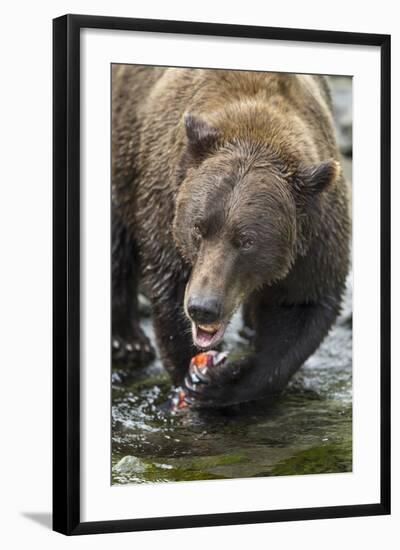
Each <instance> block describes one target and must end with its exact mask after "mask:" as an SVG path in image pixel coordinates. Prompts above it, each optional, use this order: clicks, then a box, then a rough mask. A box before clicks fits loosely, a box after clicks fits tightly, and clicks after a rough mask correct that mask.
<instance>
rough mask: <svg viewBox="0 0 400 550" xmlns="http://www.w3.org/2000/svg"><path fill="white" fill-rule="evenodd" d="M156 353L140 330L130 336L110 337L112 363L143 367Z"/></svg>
mask: <svg viewBox="0 0 400 550" xmlns="http://www.w3.org/2000/svg"><path fill="white" fill-rule="evenodd" d="M155 356H156V354H155V351H154V348H153V346H152V345H151V343H150V341H149V339H148V338H147V336H146V335H145V334H144V333H143V332H142V331H141V330H140V331H135V333H134V334H133V336H132V337H130V338H122V337H120V336H113V337H112V360H113V363H114V364H117V365H123V366H126V367H136V366H141V367H144V366H146V365H147V364H148V363H151V361H153V359H154V358H155Z"/></svg>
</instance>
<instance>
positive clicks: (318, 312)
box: [53, 15, 390, 535]
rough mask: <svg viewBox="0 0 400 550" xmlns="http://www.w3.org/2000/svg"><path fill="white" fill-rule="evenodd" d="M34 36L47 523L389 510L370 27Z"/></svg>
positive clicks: (124, 27) (99, 21) (74, 530)
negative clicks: (47, 412)
mask: <svg viewBox="0 0 400 550" xmlns="http://www.w3.org/2000/svg"><path fill="white" fill-rule="evenodd" d="M53 43H54V66H53V82H54V159H53V161H54V162H53V166H54V178H53V180H54V323H53V324H54V339H53V342H54V362H53V365H54V371H53V381H54V429H53V442H54V470H53V471H54V475H53V487H54V495H53V496H54V499H53V501H54V510H53V518H54V525H53V526H54V529H55V530H56V531H59V532H61V533H64V534H68V535H75V534H87V533H105V532H117V531H134V530H149V529H168V528H178V527H196V526H212V525H232V524H240V523H260V522H271V521H289V520H301V519H317V518H336V517H350V516H361V515H378V514H388V513H390V37H389V36H386V35H372V34H359V33H343V32H332V31H317V30H301V29H283V28H267V27H249V26H237V25H223V24H208V23H197V22H178V21H157V20H143V19H124V18H114V17H95V16H83V15H66V16H63V17H60V18H58V19H55V20H54V41H53Z"/></svg>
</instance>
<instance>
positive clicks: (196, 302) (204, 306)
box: [188, 296, 221, 325]
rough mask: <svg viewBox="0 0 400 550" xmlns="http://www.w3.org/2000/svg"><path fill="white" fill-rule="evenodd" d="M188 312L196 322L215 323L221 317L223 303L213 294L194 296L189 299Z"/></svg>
mask: <svg viewBox="0 0 400 550" xmlns="http://www.w3.org/2000/svg"><path fill="white" fill-rule="evenodd" d="M188 313H189V315H190V317H191V319H192V320H193V321H195V322H196V323H203V324H205V325H207V324H210V323H215V322H216V321H219V319H220V314H221V303H220V301H219V300H218V299H217V298H214V297H212V296H192V297H190V298H189V301H188Z"/></svg>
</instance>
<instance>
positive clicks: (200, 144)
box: [112, 66, 350, 406]
mask: <svg viewBox="0 0 400 550" xmlns="http://www.w3.org/2000/svg"><path fill="white" fill-rule="evenodd" d="M112 71H113V75H112V78H113V121H112V133H113V135H112V146H113V159H112V185H113V218H114V217H115V219H118V223H119V224H120V225H121V227H122V228H123V236H124V238H123V239H120V240H118V239H119V237H118V232H117V233H115V235H116V236H115V240H114V242H113V273H114V272H115V273H121V272H126V273H131V271H132V269H134V271H135V274H134V276H132V277H130V276H128V277H127V280H126V281H125V283H124V281H123V278H119V280H118V284H117V285H114V284H113V301H114V300H115V301H116V303H121V302H124V301H125V302H128V303H129V305H127V306H126V308H127V309H129V311H130V312H131V315H132V316H133V317H134V318H136V320H137V319H138V315H137V306H136V298H135V296H136V291H137V281H138V280H139V279H140V282H141V285H142V286H143V289H144V291H145V292H146V294H147V295H148V296H149V298H150V300H151V303H152V314H153V322H154V327H155V333H156V338H157V343H158V346H159V349H160V353H161V358H162V361H163V364H164V366H165V368H166V369H167V370H168V371H169V373H170V374H171V377H172V380H173V382H174V383H182V382H183V380H184V376H185V374H186V372H187V368H188V364H189V360H190V357H191V356H192V355H193V354H194V353H195V352H196V349H195V348H194V347H193V344H192V341H191V334H190V325H189V323H188V320H187V317H186V315H185V314H184V311H183V303H184V294H185V288H186V285H187V282H188V280H189V278H190V276H191V274H192V269H193V265H194V264H195V262H196V260H197V255H196V247H195V246H194V245H193V240H192V235H191V227H192V220H189V219H187V218H185V217H183V218H180V219H179V218H177V217H176V211H177V208H176V207H177V203H180V205H181V206H183V205H184V203H186V204H187V203H190V201H191V200H193V201H195V200H196V201H198V202H199V204H200V203H201V205H200V207H199V208H200V209H203V210H204V208H205V206H204V205H205V204H207V207H206V208H207V210H210V209H211V208H212V207H213V205H214V207H215V205H218V204H223V203H224V200H227V197H228V196H229V200H230V201H232V200H234V193H235V189H236V187H237V185H238V182H241V183H240V185H241V186H242V190H243V186H244V183H243V182H244V181H245V180H246V178H247V180H248V181H250V180H252V183H251V189H252V190H253V191H252V200H251V201H250V204H249V205H247V208H250V210H252V211H253V213H254V219H255V220H256V219H261V218H262V217H264V218H265V209H267V210H268V212H270V213H272V212H273V211H275V212H276V213H277V215H276V216H275V217H274V216H271V215H270V216H269V220H270V222H269V223H271V224H272V225H273V226H274V229H273V231H272V234H274V235H275V234H279V235H281V238H280V239H279V242H278V243H277V242H276V239H272V240H271V239H270V240H269V241H268V239H267V238H266V239H265V243H266V244H265V246H264V248H263V249H262V251H260V255H259V257H258V259H257V260H255V261H256V262H258V264H257V265H258V267H257V269H253V272H252V273H251V272H250V271H249V270H248V265H247V268H246V269H244V270H243V273H242V274H241V273H240V272H239V273H237V278H238V279H239V280H243V281H245V280H247V279H248V278H249V276H250V277H251V281H252V283H251V284H252V289H249V288H245V286H246V285H245V284H244V283H243V285H242V287H243V288H242V289H241V290H237V291H236V293H238V292H242V290H243V294H244V295H246V296H245V297H246V300H245V304H244V307H245V317H246V319H247V320H248V322H249V324H251V325H252V327H253V328H254V330H255V347H256V353H255V354H254V355H252V356H250V357H249V358H247V359H246V360H243V361H242V362H238V363H237V364H233V365H232V364H230V363H229V361H228V362H227V364H226V365H225V366H224V368H223V369H216V370H215V372H214V373H213V375H212V376H213V377H214V379H213V380H210V384H204V388H202V389H201V390H199V391H198V392H197V393H196V392H194V399H195V401H196V400H197V403H198V404H199V405H200V406H201V405H204V406H218V405H225V404H229V403H234V402H238V401H245V400H250V399H256V398H260V397H263V396H265V395H268V394H270V393H275V392H276V391H279V390H281V389H282V388H283V387H284V386H285V384H286V383H287V381H288V379H289V378H290V376H291V375H292V374H293V373H294V372H295V371H296V370H297V369H298V368H299V367H300V366H301V364H302V363H303V362H304V361H305V359H307V357H308V356H309V355H310V354H311V353H313V351H314V350H315V349H316V348H317V347H318V345H319V344H320V342H321V341H322V339H323V338H324V336H325V335H326V334H327V332H328V330H329V328H330V327H331V325H332V323H333V322H334V320H335V318H336V316H337V314H338V312H339V308H340V301H341V296H342V292H343V289H344V284H345V278H346V274H347V271H348V257H349V235H350V220H349V215H348V196H347V186H346V182H345V181H344V178H343V176H342V174H341V171H340V167H339V164H338V161H339V154H338V150H337V145H336V141H335V134H334V129H333V121H332V112H331V101H330V96H329V90H328V87H327V84H326V81H325V79H324V78H323V77H318V76H307V75H285V74H274V73H256V72H239V71H238V72H236V71H213V70H202V69H197V70H191V69H164V68H151V67H135V66H114V67H113V70H112ZM192 114H193V116H194V117H195V119H194V120H193V121H190V120H189V123H188V120H187V118H186V123H185V116H186V117H188V116H191V115H192ZM196 117H199V118H198V120H196ZM199 120H200V121H203V122H205V126H204V127H203V126H202V124H201V123H200V124H199ZM190 122H192V123H193V126H192V127H190ZM210 129H211V131H210ZM191 131H192V132H194V135H193V136H192V138H193V139H191V134H190V132H191ZM203 138H204V139H203ZM192 142H193V143H192ZM196 143H197V145H196ZM328 160H329V161H330V164H329V165H326V167H325V169H324V168H319V169H320V173H318V167H321V166H322V163H324V162H325V161H328ZM335 161H336V162H335ZM206 165H207V166H208V170H207V171H206V172H205V173H204V177H205V178H207V181H205V182H204V188H203V189H202V190H201V189H200V190H199V189H198V188H197V191H196V194H195V193H193V194H192V190H193V189H194V185H197V186H198V185H199V183H198V182H199V181H200V180H199V173H200V172H201V170H202V169H204V167H205V166H206ZM258 172H259V173H261V174H264V175H265V174H268V178H265V177H264V176H263V177H262V178H258V176H257V173H258ZM222 177H223V179H224V183H223V184H220V183H219V184H218V186H217V189H216V190H214V191H215V193H216V195H212V193H213V192H214V191H213V192H212V191H211V190H212V188H213V186H212V181H211V180H212V179H213V178H216V179H219V181H220V180H221V178H222ZM191 180H193V181H192V184H191ZM257 180H259V182H260V183H259V184H257ZM249 185H250V184H249ZM242 197H243V193H238V196H237V201H238V204H236V205H235V208H236V211H237V208H239V209H240V201H241V200H242ZM261 197H262V198H263V200H261ZM268 201H269V202H270V205H269V206H268ZM203 203H204V204H203ZM218 210H219V209H217V212H216V216H215V220H214V222H215V224H216V225H215V227H214V228H213V227H211V230H213V231H214V232H215V233H216V234H217V233H218V231H219V230H220V229H221V223H223V224H225V225H223V228H224V230H226V231H228V230H229V228H230V229H231V230H232V231H233V225H234V224H233V223H232V224H230V223H229V220H228V221H227V220H226V219H223V221H221V216H220V212H218ZM231 210H232V209H231ZM278 213H279V215H278ZM211 225H212V224H211ZM208 229H210V228H208ZM260 231H262V228H261V227H260ZM120 234H121V231H120ZM229 242H231V237H229ZM267 243H268V246H267ZM284 243H287V247H286V246H285V245H284ZM275 244H276V247H275V249H274V246H275ZM127 251H128V253H127ZM129 251H131V252H132V254H131V253H130V252H129ZM223 252H224V251H223V249H220V254H221V255H223ZM127 258H131V259H130V260H129V259H128V260H127ZM132 258H134V260H132ZM127 261H128V264H129V265H130V267H129V269H128V268H126V267H124V265H125V264H126V262H127ZM215 263H216V265H214V266H209V269H210V270H212V269H214V268H215V269H217V268H218V262H215ZM133 264H134V267H133ZM264 268H265V269H264ZM127 269H128V270H127ZM129 270H131V271H129ZM267 272H268V276H265V277H264V276H263V274H265V273H267ZM135 287H136V288H135ZM240 287H241V285H240V284H239V285H237V286H236V288H238V289H239V288H240ZM250 290H251V291H250ZM121 297H122V298H123V299H122V300H121ZM242 297H243V296H241V298H242ZM234 298H235V297H234ZM232 299H233V298H232ZM120 309H121V308H120ZM122 309H123V308H122ZM120 325H121V322H120V319H119V311H118V308H116V310H113V327H119V326H120ZM116 330H117V329H116ZM118 330H119V329H118ZM132 331H133V332H132V339H133V340H134V341H135V340H136V339H137V338H138V334H139V337H140V328H139V327H138V324H137V323H134V326H133V328H132ZM114 336H118V334H116V335H114Z"/></svg>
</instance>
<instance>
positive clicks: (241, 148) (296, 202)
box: [173, 114, 339, 349]
mask: <svg viewBox="0 0 400 550" xmlns="http://www.w3.org/2000/svg"><path fill="white" fill-rule="evenodd" d="M184 126H185V133H186V137H185V139H186V145H185V152H184V155H183V158H182V162H181V165H180V168H179V174H178V177H179V178H180V180H181V181H180V185H179V191H178V195H177V198H176V207H175V217H174V224H173V235H174V240H175V243H176V246H177V248H178V249H179V251H180V253H181V255H182V257H183V258H184V259H185V261H186V262H187V263H188V264H189V265H190V266H191V275H190V278H189V280H188V282H187V285H186V290H185V297H184V304H183V306H184V311H185V314H186V315H187V317H188V318H189V319H190V321H191V325H192V335H193V341H194V344H195V345H196V346H197V347H199V348H202V349H209V348H212V347H215V346H216V345H217V344H218V343H219V342H220V340H221V339H222V337H223V335H224V332H225V329H226V327H227V325H228V323H229V320H230V319H231V317H232V315H233V313H234V312H235V310H236V309H237V308H238V307H239V306H240V305H241V304H242V303H243V302H244V301H245V300H246V298H247V297H249V296H250V294H252V293H253V292H255V291H257V290H258V289H261V288H262V287H264V286H268V285H273V284H274V283H276V282H278V281H281V280H282V279H284V278H285V277H286V276H287V274H288V273H289V271H290V269H291V267H292V266H293V264H294V262H295V260H296V257H297V256H298V255H299V254H300V255H305V254H306V252H307V245H308V241H309V240H310V239H311V233H310V231H309V230H308V229H307V227H308V226H309V225H310V224H308V223H307V221H310V220H312V219H313V218H315V216H318V215H319V199H318V197H319V196H320V195H321V193H322V192H323V191H324V189H326V188H327V186H329V184H331V183H332V182H333V181H334V180H335V179H336V177H337V175H338V170H339V165H338V163H337V162H336V161H335V160H327V161H325V162H322V163H319V164H316V165H315V164H314V165H311V166H304V165H302V163H301V162H299V163H297V165H296V166H295V167H294V166H293V163H291V164H290V165H288V163H287V162H286V161H285V159H284V158H282V156H280V155H279V154H277V153H276V152H274V151H272V150H271V148H269V147H268V144H267V143H266V142H265V141H262V140H253V139H251V138H242V137H237V138H234V139H229V140H226V139H224V136H223V135H222V134H221V131H220V130H219V129H218V128H216V127H214V126H213V125H212V124H209V123H208V122H207V121H206V119H205V118H204V117H201V116H196V115H192V114H186V115H185V117H184ZM295 164H296V163H295ZM311 224H312V222H311Z"/></svg>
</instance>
